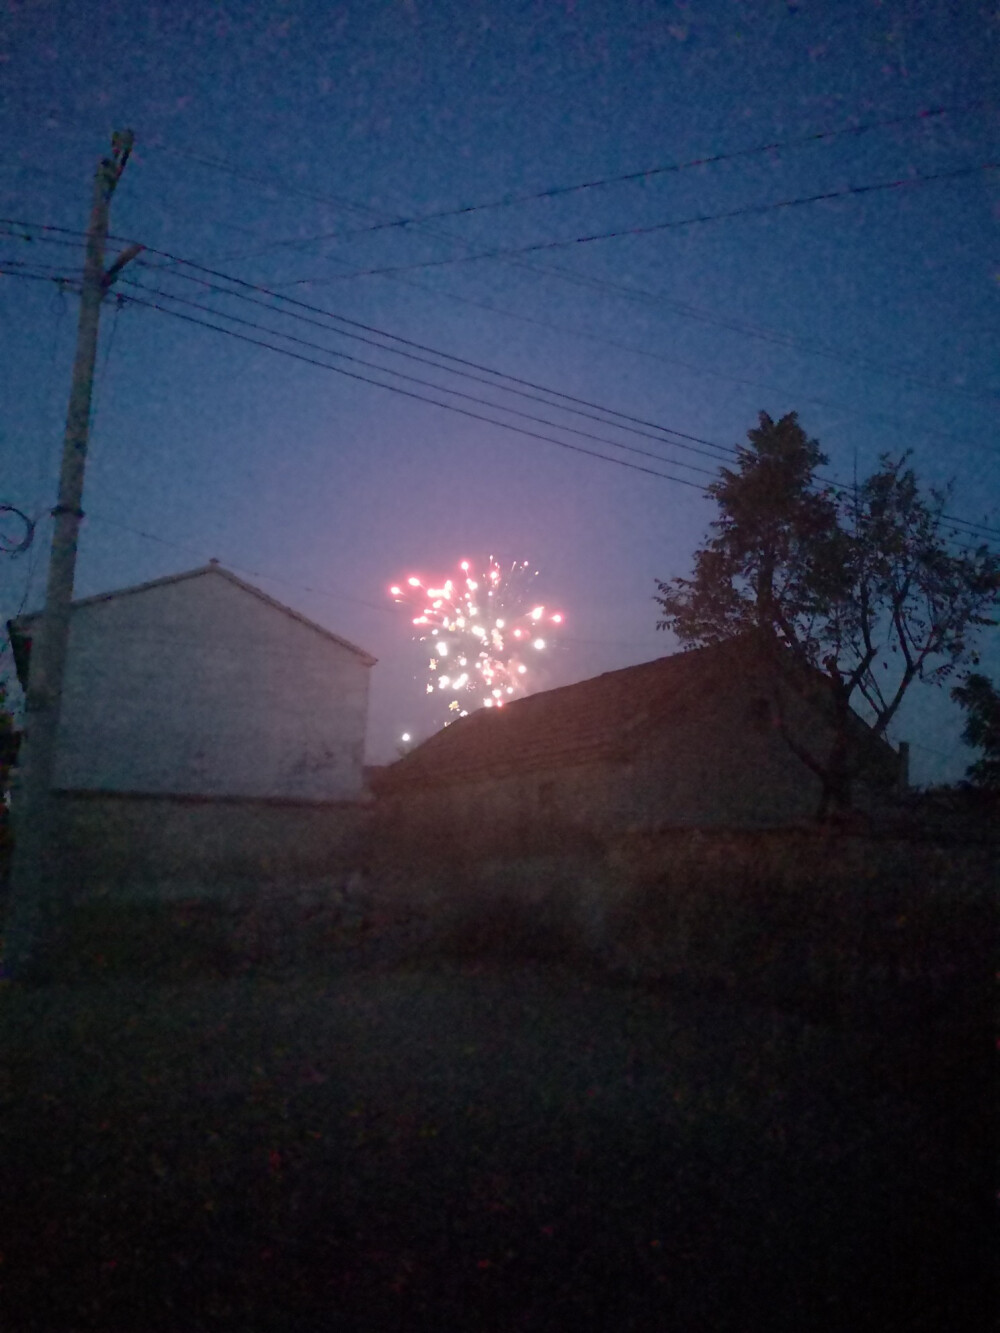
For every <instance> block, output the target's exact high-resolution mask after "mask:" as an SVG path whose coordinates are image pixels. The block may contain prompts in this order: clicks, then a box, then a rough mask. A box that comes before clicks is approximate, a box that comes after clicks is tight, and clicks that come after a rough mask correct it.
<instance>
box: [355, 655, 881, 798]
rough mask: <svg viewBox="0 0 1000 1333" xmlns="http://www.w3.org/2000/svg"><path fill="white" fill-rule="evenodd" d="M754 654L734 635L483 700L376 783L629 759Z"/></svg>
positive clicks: (866, 740)
mask: <svg viewBox="0 0 1000 1333" xmlns="http://www.w3.org/2000/svg"><path fill="white" fill-rule="evenodd" d="M755 657H756V654H755V653H754V650H753V647H752V645H751V644H750V643H749V642H745V641H743V640H728V641H726V642H724V643H719V644H713V645H711V646H709V647H705V648H694V649H690V650H688V651H686V652H680V653H674V654H672V655H671V656H669V657H660V658H657V659H656V660H655V661H653V662H643V663H640V664H639V665H638V666H632V667H624V668H622V669H621V670H619V671H609V672H606V673H605V674H604V675H602V676H595V677H593V678H592V679H590V680H582V681H579V682H578V683H577V684H575V685H565V686H563V687H562V688H560V689H555V690H544V691H542V692H540V693H538V694H532V695H529V696H528V697H527V698H524V699H517V700H515V701H514V702H512V703H509V704H506V705H505V706H504V707H502V708H479V709H477V710H476V711H475V712H473V713H470V714H469V715H468V717H464V718H460V719H459V720H458V721H457V722H453V723H451V725H450V726H447V727H445V728H444V729H443V730H442V731H439V732H437V733H436V734H435V735H434V736H431V737H430V738H429V739H428V740H426V741H425V742H424V743H423V744H422V745H419V746H417V747H416V749H414V750H412V751H411V752H410V753H409V754H408V755H405V756H404V757H403V758H402V759H400V760H398V761H397V762H396V763H394V764H390V765H389V766H388V767H387V768H385V769H383V770H382V771H381V772H380V773H378V774H377V775H376V776H374V778H373V786H374V787H375V789H376V790H377V791H383V792H389V791H392V790H393V789H395V788H398V787H408V786H411V785H412V784H419V785H421V786H441V785H450V784H452V783H462V782H468V781H472V780H475V779H478V778H498V777H504V776H507V775H509V774H512V773H524V772H529V771H531V770H532V769H535V770H538V769H543V768H544V769H548V768H561V767H565V766H569V765H573V764H584V763H590V762H592V761H595V760H611V761H615V760H622V761H623V760H626V759H628V758H629V757H630V756H631V755H633V754H635V753H636V752H637V751H638V750H639V748H640V747H641V745H642V743H643V741H644V740H645V739H646V737H647V736H648V735H649V733H650V732H651V731H652V730H653V729H654V728H658V727H660V726H661V725H663V724H668V723H669V722H670V720H671V719H672V718H678V719H679V718H682V717H685V716H687V715H688V714H689V713H690V711H691V709H692V708H693V707H694V706H695V705H696V700H697V698H698V697H699V696H701V695H703V694H705V693H708V692H710V691H713V690H716V689H718V688H719V686H720V684H722V683H723V682H724V681H725V680H726V679H729V680H732V679H733V678H734V677H735V676H736V675H737V674H738V673H745V672H748V671H751V670H753V668H754V665H755ZM756 665H757V666H759V665H760V661H759V658H758V659H757V661H756ZM816 675H817V681H818V682H821V681H822V677H821V676H820V673H816ZM720 677H721V681H720ZM855 718H856V721H857V732H858V738H859V740H860V741H861V743H862V744H864V745H871V746H873V747H874V750H875V751H876V752H878V753H881V754H882V755H884V756H885V758H886V759H888V757H889V755H890V754H891V753H892V752H891V747H890V746H889V745H888V742H886V741H884V740H882V739H881V738H878V737H876V736H875V734H874V733H873V732H872V731H871V729H870V728H869V727H868V726H867V724H866V723H865V722H864V721H863V720H862V719H861V718H860V717H857V715H856V714H855Z"/></svg>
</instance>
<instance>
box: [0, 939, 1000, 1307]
mask: <svg viewBox="0 0 1000 1333" xmlns="http://www.w3.org/2000/svg"><path fill="white" fill-rule="evenodd" d="M986 1042H987V1034H986V1033H984V1032H982V1031H980V1030H979V1027H978V1023H977V1021H974V1016H972V1015H968V1014H965V1015H962V1014H956V1015H954V1016H953V1018H952V1020H951V1021H950V1022H948V1023H946V1024H945V1025H944V1026H939V1027H938V1028H937V1029H935V1030H929V1029H923V1028H922V1029H921V1030H919V1031H918V1030H912V1029H908V1028H906V1027H905V1025H904V1026H896V1027H894V1029H893V1030H892V1031H882V1032H880V1031H878V1030H877V1029H876V1030H870V1031H867V1032H857V1031H856V1032H851V1031H846V1030H843V1029H841V1030H835V1029H832V1028H824V1027H822V1026H818V1025H811V1024H809V1023H807V1022H806V1021H805V1020H804V1019H801V1018H797V1017H795V1016H792V1015H789V1014H781V1013H778V1012H775V1011H770V1010H767V1009H764V1008H760V1007H757V1008H753V1007H749V1006H741V1005H738V1004H736V1003H734V1002H733V1001H732V1000H731V999H724V998H710V997H705V996H698V995H695V994H691V993H687V994H681V993H678V992H677V991H674V992H668V991H660V992H655V991H652V990H649V989H642V988H638V987H631V986H627V985H624V984H618V985H614V984H610V983H605V982H600V981H598V980H595V979H587V978H583V977H581V976H579V975H574V974H573V973H571V972H569V971H567V970H562V969H559V968H557V967H554V966H546V965H542V964H535V965H532V966H525V965H521V966H519V965H517V964H515V963H510V962H509V963H506V964H502V965H501V964H499V963H493V964H482V963H480V964H471V963H466V964H462V963H459V962H451V963H446V962H441V963H439V964H437V965H435V966H430V965H426V966H423V967H417V966H414V965H412V964H411V965H409V966H396V967H394V968H388V967H382V968H379V967H378V966H375V965H371V964H368V965H365V966H358V965H357V964H356V963H354V964H352V963H351V962H350V959H349V957H347V956H344V957H341V958H340V960H339V961H337V959H334V960H332V961H331V962H330V963H328V964H327V965H325V966H320V965H318V964H317V963H316V962H315V961H314V962H311V963H310V964H309V965H308V966H307V967H304V968H300V969H299V971H298V973H297V974H295V975H292V974H290V973H289V972H287V971H286V972H285V973H284V974H280V973H278V972H275V971H272V972H271V973H270V974H267V973H263V972H261V973H258V974H254V973H248V974H246V975H243V976H236V977H233V976H230V977H224V976H213V975H211V973H210V971H208V972H206V973H204V974H203V975H200V976H194V977H190V978H188V979H186V980H164V979H161V980H159V981H156V980H155V979H154V980H150V979H148V978H146V979H144V978H142V977H139V976H135V975H128V974H127V973H120V974H119V975H117V976H110V977H108V978H106V979H104V980H94V981H90V982H84V981H80V982H78V983H76V984H73V985H49V986H44V987H42V986H39V987H36V988H30V989H25V988H16V987H7V988H6V990H5V991H3V992H2V993H0V1043H2V1049H3V1053H4V1059H3V1070H2V1082H0V1133H2V1141H3V1154H2V1163H3V1165H2V1172H3V1182H2V1188H0V1249H2V1263H0V1324H2V1326H3V1327H4V1329H6V1330H10V1333H33V1331H34V1330H46V1333H48V1331H49V1330H51V1331H52V1333H56V1331H58V1333H69V1331H70V1330H102V1333H111V1331H112V1330H170V1331H171V1333H198V1331H199V1330H214V1329H234V1330H235V1329H238V1330H241V1333H242V1331H245V1330H260V1331H261V1333H272V1331H274V1333H279V1331H280V1333H284V1331H285V1330H288V1331H289V1333H291V1331H292V1330H294V1331H295V1333H300V1331H301V1333H305V1331H306V1330H309V1331H310V1333H312V1330H329V1329H372V1330H379V1333H381V1331H383V1330H397V1329H398V1330H423V1329H427V1330H435V1331H436V1333H448V1331H450V1330H456V1331H458V1330H461V1331H462V1333H465V1330H497V1331H498V1333H499V1331H500V1330H543V1329H545V1330H549V1329H552V1330H562V1329H574V1330H580V1329H583V1330H589V1329H602V1330H603V1329H615V1330H619V1329H622V1330H624V1329H658V1330H659V1329H668V1328H676V1329H678V1330H683V1331H684V1333H697V1330H730V1329H731V1330H753V1329H761V1330H786V1329H787V1330H795V1331H796V1333H800V1331H801V1330H803V1329H808V1328H810V1327H820V1326H821V1327H823V1328H827V1329H843V1330H845V1331H846V1330H852V1333H853V1331H854V1330H863V1329H872V1330H874V1329H878V1330H880V1333H882V1331H884V1330H887V1329H891V1330H942V1331H943V1330H949V1331H950V1330H957V1329H962V1330H976V1329H978V1328H980V1327H983V1328H985V1327H986V1318H987V1313H988V1311H987V1302H986V1297H987V1294H988V1288H989V1271H990V1256H989V1251H988V1249H987V1244H986V1242H987V1223H988V1217H987V1215H986V1213H985V1208H986V1204H985V1202H984V1199H985V1195H986V1190H985V1184H986V1181H987V1180H988V1178H989V1176H988V1172H989V1170H990V1165H989V1162H988V1151H987V1150H988V1147H989V1124H990V1120H989V1114H988V1110H987V1107H986V1105H985V1103H984V1093H985V1089H986V1088H987V1087H988V1080H987V1079H986V1078H985V1076H984V1075H983V1065H984V1062H985V1060H986V1058H987V1055H988V1052H987V1049H986Z"/></svg>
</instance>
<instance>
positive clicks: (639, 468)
mask: <svg viewBox="0 0 1000 1333" xmlns="http://www.w3.org/2000/svg"><path fill="white" fill-rule="evenodd" d="M128 300H130V301H132V302H135V303H136V304H138V305H144V306H148V307H150V308H151V309H154V310H159V311H161V312H162V313H163V314H167V315H172V316H173V317H174V318H176V319H181V320H184V321H186V322H187V323H190V324H197V325H199V326H200V327H202V328H208V329H213V330H214V331H215V332H217V333H223V334H226V335H228V336H229V337H232V338H237V339H239V340H240V341H241V342H248V343H252V344H254V345H255V346H258V347H264V348H266V349H267V350H269V351H272V352H278V353H279V354H280V355H283V356H289V357H292V358H293V359H295V360H297V361H303V362H306V363H307V364H310V365H315V366H318V367H319V368H320V369H323V370H332V371H334V373H336V374H338V375H345V376H347V377H348V378H349V379H356V380H360V381H362V382H363V383H366V384H373V385H375V387H376V388H380V389H389V390H390V391H391V392H393V393H398V394H402V395H403V396H405V397H407V398H416V399H417V400H418V401H420V402H426V403H431V404H432V405H434V406H436V407H443V408H445V409H446V410H447V411H450V412H455V413H458V414H459V415H461V416H466V417H471V418H472V419H473V420H476V421H485V422H488V423H489V424H491V425H495V426H501V427H503V429H505V430H510V431H514V432H515V433H517V434H519V435H525V436H528V437H529V438H532V439H537V440H543V441H546V442H547V443H550V444H556V445H559V446H560V448H563V449H569V450H572V451H573V452H574V453H581V454H586V455H588V456H589V457H591V458H598V459H600V460H601V461H602V462H605V463H616V464H617V465H618V466H620V467H626V468H630V469H632V470H633V471H636V472H644V473H647V474H648V475H650V476H654V477H659V478H660V479H661V480H663V481H673V482H677V483H678V484H679V485H682V486H690V487H692V488H693V489H695V490H698V491H700V492H701V493H702V494H703V495H707V494H708V489H707V487H705V486H701V485H699V484H698V483H697V482H693V481H689V480H688V479H687V478H685V477H676V476H672V475H671V474H669V473H664V472H658V471H656V470H655V469H653V468H649V467H645V466H644V465H642V464H639V463H631V462H629V461H628V460H626V459H623V458H613V457H611V456H609V455H607V454H602V453H599V452H597V451H596V450H594V449H587V448H585V447H583V446H582V445H578V444H571V443H569V442H568V441H566V440H560V439H557V438H556V437H555V436H551V435H543V434H540V433H539V432H538V431H532V430H526V429H525V428H524V427H521V426H513V425H511V424H510V423H509V422H504V421H498V420H497V419H496V418H495V417H486V416H483V415H482V414H481V413H478V412H472V411H469V410H468V409H467V408H462V407H456V406H455V405H454V404H452V403H443V402H441V400H440V399H434V398H428V397H427V396H426V395H424V394H419V393H415V392H413V391H412V390H409V389H402V388H400V387H399V386H398V385H393V384H385V383H384V382H382V381H379V380H373V379H371V378H370V377H369V376H367V375H359V374H357V373H356V372H354V371H348V370H344V369H343V368H342V367H339V366H331V365H328V364H327V363H325V362H321V361H317V360H315V358H313V357H308V356H305V355H303V354H302V353H300V352H292V351H289V350H288V349H287V348H281V347H275V346H274V345H273V344H271V343H266V342H263V341H262V340H261V339H258V338H251V337H249V336H248V335H246V334H241V333H237V332H235V330H232V329H226V328H223V327H222V326H220V325H218V324H210V323H208V322H207V321H205V320H199V319H195V318H194V317H193V316H191V315H185V314H182V313H181V312H180V311H177V310H169V309H168V308H167V307H166V306H161V305H160V304H158V303H157V302H154V301H144V300H143V299H142V298H141V297H129V298H128ZM189 304H193V303H189ZM221 317H222V318H224V319H225V318H232V317H231V316H226V315H222V316H221ZM240 322H241V323H247V322H248V321H245V320H241V321H240ZM277 336H279V337H290V335H288V334H278V335H277ZM295 341H302V340H301V339H295ZM320 350H323V351H325V350H326V349H323V348H321V349H320ZM333 355H337V353H333ZM389 373H390V374H399V372H397V371H390V372H389ZM405 378H407V379H410V380H412V379H413V378H414V377H413V376H406V377H405ZM417 382H418V383H424V382H423V381H417ZM427 387H429V388H433V389H437V390H438V391H439V392H440V391H441V386H439V385H435V384H428V385H427ZM443 391H444V392H445V393H456V392H457V391H455V390H450V389H444V390H443ZM460 396H461V397H463V398H472V395H469V394H461V395H460ZM473 401H482V400H479V399H473ZM483 405H484V406H487V407H496V404H492V403H489V402H485V403H484V404H483ZM499 410H501V411H513V409H510V408H500V409H499ZM518 415H521V416H524V415H526V414H525V413H518ZM545 424H549V425H551V424H554V423H551V422H547V423H545ZM559 429H570V428H569V427H559ZM575 433H577V434H579V433H580V432H575ZM608 443H611V444H612V445H613V446H614V447H615V448H619V449H628V450H630V451H631V452H636V453H647V451H645V450H638V449H632V447H631V446H629V445H623V444H617V443H615V442H614V441H608ZM647 456H649V457H653V458H656V457H657V455H652V454H648V453H647ZM662 461H664V462H668V461H671V460H667V459H664V460H662ZM673 461H674V464H675V465H677V462H676V460H673ZM680 466H683V467H688V468H690V467H692V465H691V464H680ZM696 470H699V471H700V470H701V469H696ZM834 484H836V485H840V483H834ZM841 489H845V488H844V487H842V486H841ZM847 489H849V488H847ZM951 521H952V522H955V521H957V522H962V521H963V520H951ZM983 544H984V543H982V542H980V543H979V544H978V545H977V546H973V545H969V544H966V543H963V542H957V541H956V542H954V545H955V546H957V547H958V548H959V549H961V550H965V551H976V550H978V549H980V547H981V546H982V545H983Z"/></svg>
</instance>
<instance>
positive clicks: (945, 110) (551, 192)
mask: <svg viewBox="0 0 1000 1333" xmlns="http://www.w3.org/2000/svg"><path fill="white" fill-rule="evenodd" d="M985 105H986V103H985V102H982V101H980V102H971V103H968V104H967V105H965V106H953V107H931V108H928V109H927V110H925V111H918V112H916V113H915V114H913V115H908V116H893V117H890V118H887V119H885V120H873V121H867V122H865V123H863V124H860V125H848V126H844V127H842V128H840V129H836V130H818V131H816V132H814V133H811V134H802V135H797V136H796V137H794V138H789V139H776V140H774V141H773V142H772V143H765V144H755V145H753V146H752V147H748V148H737V149H733V150H732V151H730V152H725V153H712V154H709V155H707V156H704V157H696V158H691V159H689V160H688V161H686V162H671V163H667V164H666V165H660V166H655V167H647V168H645V169H643V170H641V171H628V172H623V173H621V174H620V175H617V176H604V177H601V178H599V179H596V180H587V181H578V182H576V183H574V184H572V185H554V186H550V187H549V188H548V189H544V190H534V191H531V192H529V193H526V194H511V195H503V196H501V197H500V198H499V199H491V200H487V201H485V202H481V203H475V204H461V205H458V206H457V207H454V208H441V209H437V210H436V211H434V212H432V213H420V214H413V215H411V216H409V217H398V218H393V219H391V220H389V221H386V222H375V223H372V224H371V225H370V226H367V227H359V228H356V229H353V230H351V231H346V232H345V231H341V232H320V233H319V234H317V235H315V236H306V237H289V238H287V239H285V240H279V241H272V242H270V243H269V244H267V245H264V246H262V247H260V248H259V249H257V250H248V251H244V253H243V254H239V255H231V256H227V259H226V261H225V262H233V261H234V260H240V259H249V258H253V257H255V256H257V255H262V254H268V253H271V252H273V251H274V250H279V249H285V248H289V247H291V248H302V247H305V246H308V245H313V244H317V243H319V242H322V241H332V240H345V239H347V238H348V237H352V236H361V235H366V234H369V233H371V232H376V231H388V230H392V229H393V228H396V229H398V228H402V227H411V226H422V225H423V224H424V223H427V222H437V221H439V220H441V219H443V218H452V217H467V216H468V215H469V214H471V213H482V212H486V211H488V210H489V211H492V210H496V209H501V208H511V207H514V206H516V205H520V204H527V203H533V202H535V201H537V200H542V199H555V198H558V197H559V196H564V195H569V194H577V193H580V192H582V191H585V190H596V189H603V188H605V187H608V186H612V185H624V184H628V183H631V182H635V181H641V180H650V179H652V178H653V177H655V176H664V175H670V174H677V173H680V172H683V171H688V170H690V169H692V168H695V167H708V166H716V165H718V164H719V163H722V162H735V161H738V160H740V159H743V158H751V157H759V156H762V155H763V154H765V153H774V152H781V151H785V150H788V149H796V148H804V147H808V146H810V145H812V144H817V143H822V142H824V141H827V142H828V141H830V140H833V139H839V138H843V137H854V138H857V137H859V136H860V135H862V134H867V133H869V132H871V131H873V130H879V129H889V128H892V127H895V126H897V125H908V124H912V123H913V122H915V121H928V120H933V119H935V118H938V117H941V116H946V115H956V114H963V113H968V112H971V111H977V110H981V109H982V108H983V107H984V106H985Z"/></svg>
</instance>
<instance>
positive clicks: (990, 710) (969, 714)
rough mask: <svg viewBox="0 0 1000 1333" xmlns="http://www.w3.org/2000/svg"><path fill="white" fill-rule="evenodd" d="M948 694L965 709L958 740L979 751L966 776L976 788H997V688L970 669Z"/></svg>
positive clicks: (999, 752) (999, 729) (999, 702)
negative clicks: (963, 725) (979, 757)
mask: <svg viewBox="0 0 1000 1333" xmlns="http://www.w3.org/2000/svg"><path fill="white" fill-rule="evenodd" d="M951 697H952V698H953V699H954V700H956V702H958V703H960V704H961V705H962V707H963V708H964V709H965V717H966V722H965V729H964V730H963V732H962V740H963V741H965V743H966V745H971V746H972V747H973V748H974V749H976V750H982V752H983V754H982V758H981V759H977V760H976V761H975V762H974V763H972V764H970V765H969V767H968V768H967V769H966V770H965V771H966V776H967V777H968V778H969V781H970V782H972V783H973V784H974V785H975V786H977V787H985V788H988V789H989V790H990V791H1000V691H998V690H997V688H996V686H995V685H994V684H993V683H992V681H990V680H989V678H988V677H987V676H983V675H981V674H980V673H979V672H970V673H969V674H968V675H967V676H966V677H965V679H964V681H963V682H962V683H961V684H960V685H956V686H955V688H954V689H953V690H952V692H951Z"/></svg>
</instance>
